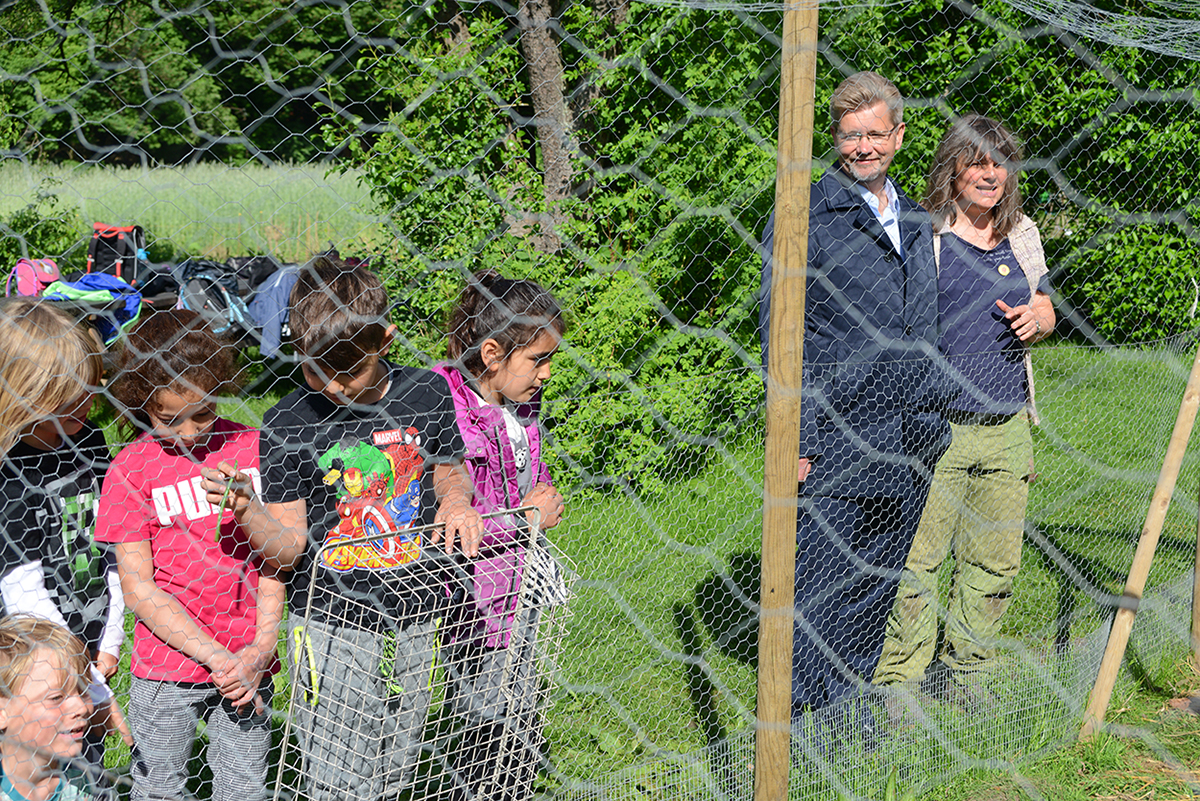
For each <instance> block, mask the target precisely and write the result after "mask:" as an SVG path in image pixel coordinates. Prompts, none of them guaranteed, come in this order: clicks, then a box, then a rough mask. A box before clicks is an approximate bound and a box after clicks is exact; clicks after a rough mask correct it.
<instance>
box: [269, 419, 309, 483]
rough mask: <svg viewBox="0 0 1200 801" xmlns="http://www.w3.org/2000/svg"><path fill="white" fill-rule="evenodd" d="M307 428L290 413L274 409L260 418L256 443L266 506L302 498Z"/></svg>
mask: <svg viewBox="0 0 1200 801" xmlns="http://www.w3.org/2000/svg"><path fill="white" fill-rule="evenodd" d="M305 428H306V426H305V425H304V424H303V421H302V420H301V419H300V418H299V417H298V416H297V415H296V414H295V413H294V412H292V411H291V410H290V409H286V408H280V407H279V406H275V407H274V408H271V409H268V410H267V412H266V414H264V415H263V424H262V430H261V432H260V433H259V439H258V462H259V471H260V472H261V474H262V494H263V500H264V501H265V502H266V503H288V502H290V501H296V500H300V499H301V498H303V497H304V492H303V487H302V484H301V477H302V475H303V474H304V461H305V460H304V453H305V448H306V447H310V446H308V444H307V443H306V442H305V441H304V436H305Z"/></svg>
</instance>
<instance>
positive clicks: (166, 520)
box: [96, 309, 284, 801]
mask: <svg viewBox="0 0 1200 801" xmlns="http://www.w3.org/2000/svg"><path fill="white" fill-rule="evenodd" d="M237 376H238V367H237V355H236V352H235V350H234V348H233V347H232V346H231V345H230V344H229V343H226V342H224V341H223V340H221V339H220V338H219V337H217V336H216V335H215V334H214V333H213V332H212V331H211V330H210V329H209V328H208V327H207V325H206V323H205V321H204V319H203V318H202V317H201V316H200V315H198V314H197V313H196V312H193V311H186V310H182V309H180V310H174V311H163V312H157V313H155V314H153V315H151V316H149V317H146V318H144V319H143V320H142V321H141V322H140V323H139V324H138V325H137V327H136V328H135V329H134V330H133V331H131V332H130V334H129V336H128V339H127V341H126V344H125V348H124V351H123V353H122V354H121V370H120V372H119V373H118V376H117V378H116V380H115V381H114V382H113V384H112V386H111V390H110V391H111V395H112V397H113V400H114V401H115V402H116V404H117V406H118V408H120V410H121V411H122V412H123V414H124V419H123V421H122V423H121V430H122V432H123V433H124V434H125V435H126V439H129V438H132V437H135V436H136V439H133V441H132V442H131V443H130V444H129V445H128V446H126V447H125V448H124V449H122V450H121V452H120V453H119V454H117V457H116V458H115V459H114V460H113V463H112V467H111V468H109V471H108V475H107V476H106V477H105V479H104V492H103V496H102V498H101V505H100V514H99V520H98V521H97V526H96V538H97V539H99V540H101V541H103V542H108V543H111V544H112V547H113V550H114V551H115V553H116V561H117V567H118V568H119V570H120V576H121V585H122V587H124V590H125V601H126V603H127V604H128V606H129V607H130V608H131V609H132V610H133V612H134V615H135V616H136V617H137V625H136V627H135V629H134V640H133V659H132V664H131V669H132V672H133V684H132V687H131V689H130V701H129V712H130V720H131V723H132V726H133V731H134V734H135V737H136V740H137V742H138V745H139V750H140V756H141V760H140V761H139V762H138V763H137V764H135V766H134V769H133V771H132V779H133V792H132V797H133V798H134V799H135V801H140V799H148V798H182V797H185V796H186V794H187V782H188V778H189V776H188V761H189V760H190V758H191V756H192V749H193V746H194V744H195V740H196V724H197V721H198V720H203V721H204V722H205V724H206V730H207V732H208V741H209V744H208V754H207V756H208V764H209V766H210V767H211V768H212V774H213V781H212V788H213V789H212V797H213V799H215V800H216V801H263V800H264V799H266V798H267V752H268V750H269V749H270V746H271V719H270V714H269V713H270V708H269V705H270V701H271V687H272V681H271V676H272V675H273V674H274V673H275V672H276V671H277V670H278V668H279V665H278V659H277V657H276V648H277V646H278V642H279V624H280V621H281V619H282V616H283V608H284V587H283V583H282V581H281V579H280V578H279V577H278V575H277V573H278V571H277V570H276V568H274V567H272V566H269V565H263V564H262V563H261V561H260V560H259V559H258V558H257V557H256V556H255V555H254V554H253V551H252V549H251V547H250V545H249V543H248V540H247V537H246V535H245V533H244V532H243V530H242V526H241V522H242V520H243V519H244V518H245V516H246V514H247V513H248V510H249V509H250V499H251V497H252V495H253V488H254V486H255V485H257V484H258V478H259V475H258V431H257V430H255V429H253V428H250V427H248V426H244V425H242V424H240V423H235V422H233V421H231V420H226V419H224V418H222V417H219V416H218V415H217V396H218V395H220V394H223V393H227V392H230V391H233V390H236V388H237V383H236V378H237ZM223 462H224V463H228V464H230V465H236V466H237V468H238V471H239V472H240V473H241V474H242V475H243V476H246V477H247V478H248V479H249V482H248V483H247V484H246V485H240V486H233V487H231V491H229V492H228V493H223V495H222V497H220V498H219V499H218V500H217V501H216V502H215V503H209V501H208V499H207V495H206V493H205V491H204V490H203V489H202V488H201V486H200V484H201V481H202V477H201V475H200V470H201V468H202V466H208V467H212V468H216V466H217V465H218V464H221V463H223Z"/></svg>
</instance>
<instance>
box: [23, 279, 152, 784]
mask: <svg viewBox="0 0 1200 801" xmlns="http://www.w3.org/2000/svg"><path fill="white" fill-rule="evenodd" d="M103 373H104V366H103V363H102V360H101V355H100V342H99V340H98V338H97V337H96V336H95V335H94V334H93V332H92V331H91V330H90V329H89V328H88V327H87V326H86V325H84V324H81V323H79V322H78V321H77V320H76V319H74V318H73V317H71V316H70V315H69V314H67V313H66V312H64V311H62V310H60V309H58V308H56V307H54V306H53V305H52V304H50V303H46V302H44V301H39V300H36V299H16V298H12V299H7V298H6V299H2V300H0V445H2V446H4V448H5V452H4V453H3V461H2V462H0V532H2V534H0V600H3V603H4V613H5V614H7V615H15V614H28V615H34V616H36V617H40V618H44V619H46V620H49V621H52V622H54V623H57V624H59V625H61V626H65V627H66V628H67V630H68V631H70V632H71V633H72V634H73V635H75V636H76V637H78V638H79V639H80V641H82V642H83V644H84V646H85V647H86V648H87V653H88V654H89V655H90V657H91V659H92V661H93V664H92V668H91V670H90V674H89V675H90V676H91V682H90V684H89V693H90V694H91V702H92V705H93V707H94V709H95V717H94V718H93V722H94V724H95V725H94V726H93V728H92V729H91V730H89V732H88V735H87V738H86V740H85V742H84V749H83V753H84V756H85V758H86V759H87V761H88V762H90V763H91V764H92V765H93V766H95V767H96V768H100V767H102V766H103V761H104V737H105V734H106V731H107V730H108V729H110V728H111V729H112V730H119V731H121V733H122V735H123V736H124V737H125V738H126V739H127V740H128V739H129V733H128V730H127V729H126V728H125V723H124V719H123V717H122V715H121V710H120V707H119V706H118V705H117V702H116V699H115V698H114V697H113V694H112V691H111V690H110V689H109V688H108V684H107V681H108V679H110V678H111V677H112V676H113V675H114V674H115V673H116V670H117V664H118V660H119V657H120V653H121V645H122V643H123V642H124V640H125V629H124V616H125V606H124V604H123V602H122V597H121V588H120V583H119V580H118V578H117V569H116V564H115V563H114V562H113V560H112V554H111V553H110V551H109V549H108V548H106V547H103V546H101V545H100V544H98V543H97V542H96V541H95V539H94V537H93V534H94V530H93V529H94V526H95V507H96V502H97V499H98V498H99V497H100V481H101V479H102V478H103V476H104V471H105V469H106V468H107V467H108V462H109V450H108V445H107V444H106V443H105V440H104V434H103V433H102V432H101V431H100V429H99V428H98V427H97V426H95V425H93V424H92V423H91V422H89V421H88V419H87V416H88V412H89V411H90V410H91V408H92V402H93V393H94V392H95V391H96V390H97V389H98V387H99V386H100V381H101V378H102V376H103Z"/></svg>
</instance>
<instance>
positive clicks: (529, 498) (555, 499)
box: [521, 484, 563, 529]
mask: <svg viewBox="0 0 1200 801" xmlns="http://www.w3.org/2000/svg"><path fill="white" fill-rule="evenodd" d="M521 505H522V506H536V507H537V508H538V509H540V510H541V512H542V520H541V522H540V523H539V524H538V525H540V526H541V527H542V528H543V529H547V528H554V527H555V526H557V525H558V524H559V522H560V521H561V520H562V513H563V496H562V493H561V492H559V491H558V490H556V489H555V488H554V487H552V486H550V485H549V484H538V485H537V486H536V487H534V488H533V489H531V490H530V491H529V494H528V495H526V496H525V497H524V498H522V499H521ZM525 515H526V517H527V518H528V519H529V522H530V523H531V524H532V523H533V512H526V513H525Z"/></svg>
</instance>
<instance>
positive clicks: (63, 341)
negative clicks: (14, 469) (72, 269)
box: [0, 298, 104, 453]
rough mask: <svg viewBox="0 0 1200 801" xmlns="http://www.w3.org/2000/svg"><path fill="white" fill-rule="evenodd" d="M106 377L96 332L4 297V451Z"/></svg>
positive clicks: (0, 384)
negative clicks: (25, 432)
mask: <svg viewBox="0 0 1200 801" xmlns="http://www.w3.org/2000/svg"><path fill="white" fill-rule="evenodd" d="M103 373H104V365H103V362H102V360H101V357H100V343H99V340H98V339H97V338H96V335H95V334H94V333H92V331H91V329H90V328H88V327H87V326H85V325H81V324H78V323H77V322H76V321H75V320H74V319H73V318H72V317H71V316H70V315H69V314H67V313H66V312H64V311H62V310H61V309H58V308H56V307H54V306H53V305H51V304H49V303H46V302H45V301H38V300H34V299H30V298H3V299H0V453H4V452H7V451H8V449H9V448H11V447H12V446H13V444H14V443H15V442H16V440H17V438H18V437H19V436H20V433H21V431H22V430H23V429H25V428H26V427H28V426H29V425H30V424H32V423H34V422H37V421H39V420H44V419H47V418H51V417H53V416H54V415H55V413H56V411H58V410H61V409H63V408H64V407H65V406H66V405H67V404H69V403H70V402H71V401H74V400H77V399H79V398H80V397H82V396H84V395H88V396H90V394H91V392H92V390H93V388H95V387H97V386H99V384H100V378H101V376H102V375H103Z"/></svg>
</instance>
